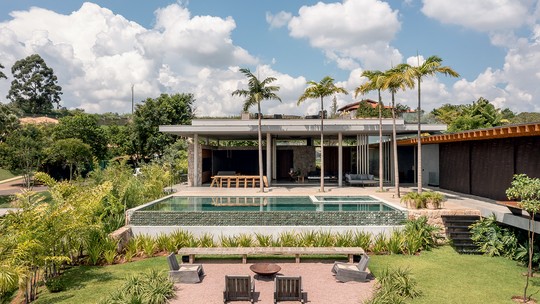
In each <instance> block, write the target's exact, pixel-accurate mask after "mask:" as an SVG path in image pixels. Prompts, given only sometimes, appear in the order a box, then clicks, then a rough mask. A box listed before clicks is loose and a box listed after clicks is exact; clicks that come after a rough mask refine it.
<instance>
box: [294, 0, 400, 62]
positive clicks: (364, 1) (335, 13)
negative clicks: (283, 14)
mask: <svg viewBox="0 0 540 304" xmlns="http://www.w3.org/2000/svg"><path fill="white" fill-rule="evenodd" d="M400 28H401V24H400V22H399V20H398V12H397V11H394V10H392V9H391V7H390V5H388V3H386V2H383V1H379V0H344V1H343V3H322V2H319V3H317V4H315V5H313V6H303V7H301V8H300V10H299V12H298V16H294V17H293V18H292V19H291V21H290V22H289V30H290V35H291V36H292V37H294V38H307V39H308V40H309V43H310V44H311V45H312V46H313V47H316V48H319V49H321V50H323V51H324V53H325V55H326V56H327V57H328V58H329V59H331V60H333V61H335V62H336V63H337V64H338V66H339V67H340V68H343V69H349V70H352V69H355V68H357V67H359V66H363V67H365V68H368V69H383V68H387V67H390V65H391V62H401V60H402V56H401V54H400V53H399V51H398V50H397V49H395V48H394V47H392V46H391V45H390V41H391V40H392V39H393V38H394V37H395V35H396V33H397V32H398V31H399V30H400Z"/></svg>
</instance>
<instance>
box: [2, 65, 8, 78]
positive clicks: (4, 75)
mask: <svg viewBox="0 0 540 304" xmlns="http://www.w3.org/2000/svg"><path fill="white" fill-rule="evenodd" d="M3 68H4V66H3V65H2V64H1V63H0V70H1V69H3ZM0 78H6V79H7V77H6V74H4V72H2V71H0Z"/></svg>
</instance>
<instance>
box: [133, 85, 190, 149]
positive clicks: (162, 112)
mask: <svg viewBox="0 0 540 304" xmlns="http://www.w3.org/2000/svg"><path fill="white" fill-rule="evenodd" d="M194 102H195V99H194V97H193V94H174V95H168V94H161V95H160V96H159V97H158V98H155V99H153V98H148V99H146V100H145V101H144V102H143V103H142V104H138V105H137V106H136V109H135V113H134V114H133V125H132V128H133V130H132V136H133V139H132V143H133V146H132V147H130V152H131V153H132V154H134V155H135V158H136V159H140V158H146V159H148V158H153V157H154V156H155V155H162V154H163V151H164V150H165V148H166V147H167V146H168V145H170V144H172V143H173V142H175V141H176V138H177V137H176V136H174V135H171V134H166V133H162V132H159V126H160V125H187V124H190V123H191V119H193V117H194V114H193V103H194Z"/></svg>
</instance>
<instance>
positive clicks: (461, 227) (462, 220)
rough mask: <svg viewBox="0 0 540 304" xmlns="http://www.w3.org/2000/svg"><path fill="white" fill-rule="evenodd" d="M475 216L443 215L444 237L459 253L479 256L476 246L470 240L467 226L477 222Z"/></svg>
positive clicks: (477, 218) (477, 217)
mask: <svg viewBox="0 0 540 304" xmlns="http://www.w3.org/2000/svg"><path fill="white" fill-rule="evenodd" d="M479 219H480V217H479V216H477V215H443V216H442V220H443V223H444V227H445V228H446V236H447V237H448V239H450V240H451V241H452V244H453V246H454V249H455V250H456V251H457V252H459V253H468V254H479V253H480V252H479V251H478V246H476V245H475V244H474V243H473V241H472V240H471V233H470V231H469V226H470V225H472V224H473V223H474V222H476V221H477V220H479Z"/></svg>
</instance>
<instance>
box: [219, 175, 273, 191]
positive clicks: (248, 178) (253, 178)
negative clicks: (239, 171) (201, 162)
mask: <svg viewBox="0 0 540 304" xmlns="http://www.w3.org/2000/svg"><path fill="white" fill-rule="evenodd" d="M211 178H212V182H211V183H210V187H214V185H215V186H216V187H220V188H223V183H225V184H226V185H227V188H231V184H232V185H234V186H235V187H236V188H239V187H240V185H243V186H244V188H247V187H248V184H250V185H251V187H252V188H255V187H256V186H257V185H258V184H259V181H260V176H258V175H214V176H212V177H211ZM263 184H264V186H265V187H268V178H267V177H266V175H265V176H263Z"/></svg>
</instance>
